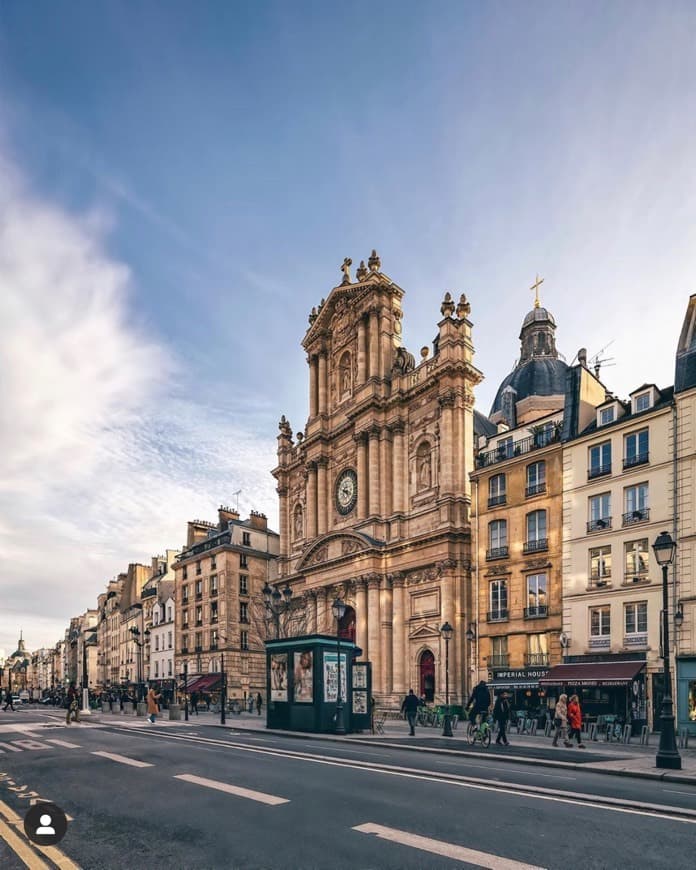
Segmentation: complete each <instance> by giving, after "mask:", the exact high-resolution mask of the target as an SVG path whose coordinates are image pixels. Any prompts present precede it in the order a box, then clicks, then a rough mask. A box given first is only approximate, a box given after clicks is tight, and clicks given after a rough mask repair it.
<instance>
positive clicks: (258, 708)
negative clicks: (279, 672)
mask: <svg viewBox="0 0 696 870" xmlns="http://www.w3.org/2000/svg"><path fill="white" fill-rule="evenodd" d="M262 707H263V698H262V697H261V692H257V693H256V712H257V713H258V714H259V716H260V715H261V708H262Z"/></svg>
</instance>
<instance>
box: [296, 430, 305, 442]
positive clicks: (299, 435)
mask: <svg viewBox="0 0 696 870" xmlns="http://www.w3.org/2000/svg"><path fill="white" fill-rule="evenodd" d="M295 438H296V439H297V443H298V444H302V442H303V441H304V432H298V433H297V435H295Z"/></svg>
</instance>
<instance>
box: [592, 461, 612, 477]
mask: <svg viewBox="0 0 696 870" xmlns="http://www.w3.org/2000/svg"><path fill="white" fill-rule="evenodd" d="M607 474H611V462H607V463H605V464H604V465H592V466H590V468H588V469H587V479H588V480H594V479H595V477H606V475H607Z"/></svg>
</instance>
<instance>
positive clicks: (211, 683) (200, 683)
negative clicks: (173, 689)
mask: <svg viewBox="0 0 696 870" xmlns="http://www.w3.org/2000/svg"><path fill="white" fill-rule="evenodd" d="M220 682H221V680H220V674H206V675H205V676H204V677H198V678H197V679H195V680H194V681H193V682H192V683H190V684H189V686H188V688H187V689H186V691H187V692H188V693H189V695H190V694H191V692H215V691H217V690H218V689H219V688H220Z"/></svg>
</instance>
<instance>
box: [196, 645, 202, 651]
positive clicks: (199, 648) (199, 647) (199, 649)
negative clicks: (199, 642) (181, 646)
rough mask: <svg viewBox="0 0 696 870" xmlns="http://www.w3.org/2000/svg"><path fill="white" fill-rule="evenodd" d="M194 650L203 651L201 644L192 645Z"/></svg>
mask: <svg viewBox="0 0 696 870" xmlns="http://www.w3.org/2000/svg"><path fill="white" fill-rule="evenodd" d="M194 652H203V647H202V646H197V647H194Z"/></svg>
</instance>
